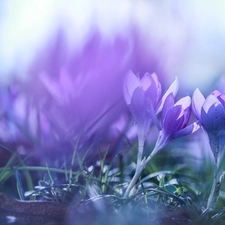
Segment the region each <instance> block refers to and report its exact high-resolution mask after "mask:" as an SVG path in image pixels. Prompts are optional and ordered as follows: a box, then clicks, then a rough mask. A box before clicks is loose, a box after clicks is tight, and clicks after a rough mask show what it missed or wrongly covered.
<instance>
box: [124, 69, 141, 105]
mask: <svg viewBox="0 0 225 225" xmlns="http://www.w3.org/2000/svg"><path fill="white" fill-rule="evenodd" d="M140 86H141V85H140V79H139V78H138V77H137V76H136V75H135V74H134V73H133V72H132V71H129V72H128V73H127V75H126V77H125V80H124V89H123V93H124V99H125V102H126V103H127V105H129V104H130V103H131V98H132V95H133V93H134V90H135V89H136V88H138V87H140Z"/></svg>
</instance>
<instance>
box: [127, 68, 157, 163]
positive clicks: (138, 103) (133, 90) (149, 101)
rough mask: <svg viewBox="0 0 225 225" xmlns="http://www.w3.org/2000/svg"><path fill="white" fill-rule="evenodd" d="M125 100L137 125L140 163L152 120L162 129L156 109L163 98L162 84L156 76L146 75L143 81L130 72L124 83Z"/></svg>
mask: <svg viewBox="0 0 225 225" xmlns="http://www.w3.org/2000/svg"><path fill="white" fill-rule="evenodd" d="M124 84H125V85H124V98H125V102H126V103H127V105H128V107H129V109H130V111H131V113H132V115H133V117H134V119H135V121H136V124H137V131H138V141H139V157H138V161H139V162H140V160H141V157H142V153H143V147H144V142H145V140H146V137H147V133H148V131H149V127H150V125H151V122H152V120H153V121H154V123H155V124H156V125H157V126H158V128H159V129H160V126H159V123H158V120H157V118H156V114H155V109H156V106H157V104H158V102H159V100H160V97H161V84H160V82H159V80H158V77H157V76H156V74H151V75H150V74H149V73H146V74H145V75H144V76H143V77H142V79H140V78H139V77H137V76H136V75H135V74H134V73H133V72H131V71H130V72H129V73H128V74H127V76H126V78H125V83H124Z"/></svg>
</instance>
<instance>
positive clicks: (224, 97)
mask: <svg viewBox="0 0 225 225" xmlns="http://www.w3.org/2000/svg"><path fill="white" fill-rule="evenodd" d="M212 95H214V96H215V97H217V99H218V100H219V101H220V102H221V104H222V105H223V106H224V107H225V95H224V94H222V93H221V92H219V91H218V90H215V91H214V92H212Z"/></svg>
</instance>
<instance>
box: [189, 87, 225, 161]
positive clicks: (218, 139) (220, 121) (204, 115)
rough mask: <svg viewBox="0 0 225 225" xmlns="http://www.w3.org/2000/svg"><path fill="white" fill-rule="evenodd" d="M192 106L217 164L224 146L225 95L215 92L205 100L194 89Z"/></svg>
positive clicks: (197, 90)
mask: <svg viewBox="0 0 225 225" xmlns="http://www.w3.org/2000/svg"><path fill="white" fill-rule="evenodd" d="M192 105H193V111H194V114H195V116H196V118H197V119H198V120H199V123H200V124H201V126H202V127H203V129H204V130H205V131H206V133H207V135H208V137H209V143H210V146H211V149H212V152H213V154H214V157H215V161H216V163H217V161H218V160H219V161H220V160H221V159H220V158H221V154H220V153H222V152H223V149H224V145H225V95H224V94H222V93H220V92H219V91H217V90H216V91H214V92H212V93H211V94H210V95H209V96H208V97H207V98H206V99H205V98H204V96H203V95H202V93H201V92H200V91H199V89H196V90H195V92H194V93H193V100H192Z"/></svg>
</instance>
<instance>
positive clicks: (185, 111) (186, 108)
mask: <svg viewBox="0 0 225 225" xmlns="http://www.w3.org/2000/svg"><path fill="white" fill-rule="evenodd" d="M176 105H181V106H182V108H181V109H182V111H181V113H180V116H179V118H181V117H183V119H184V120H183V125H182V128H183V127H185V126H186V125H187V123H188V121H189V118H190V115H191V107H190V106H191V98H190V97H189V96H186V97H184V98H181V99H180V100H179V101H177V102H176V103H175V105H174V106H176ZM179 118H178V119H179Z"/></svg>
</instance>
